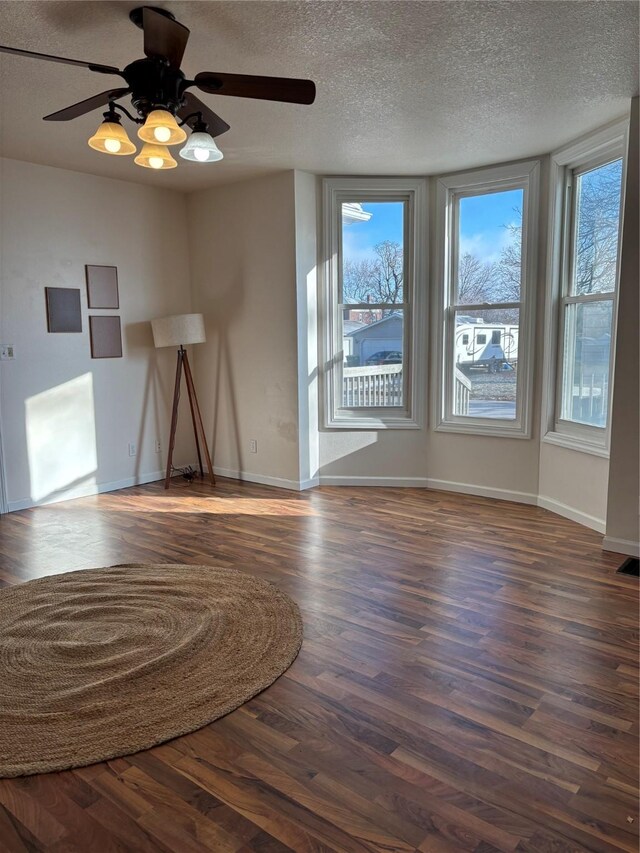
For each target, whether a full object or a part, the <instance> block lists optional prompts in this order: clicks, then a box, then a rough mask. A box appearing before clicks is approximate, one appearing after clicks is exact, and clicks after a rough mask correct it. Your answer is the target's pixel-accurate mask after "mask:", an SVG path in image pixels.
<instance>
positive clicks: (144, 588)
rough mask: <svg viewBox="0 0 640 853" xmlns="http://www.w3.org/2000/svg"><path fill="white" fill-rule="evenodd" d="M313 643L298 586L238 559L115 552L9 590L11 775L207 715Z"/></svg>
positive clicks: (180, 727)
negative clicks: (161, 558)
mask: <svg viewBox="0 0 640 853" xmlns="http://www.w3.org/2000/svg"><path fill="white" fill-rule="evenodd" d="M301 643H302V620H301V618H300V613H299V610H298V607H297V605H296V604H295V603H294V602H293V601H292V599H291V598H289V596H288V595H285V594H284V593H283V592H281V591H280V590H279V589H277V587H275V586H273V584H270V583H267V582H266V581H263V580H260V579H258V578H255V577H252V576H251V575H247V574H244V573H242V572H237V571H234V570H232V569H224V568H217V567H213V566H179V565H154V566H143V565H129V566H114V567H112V568H108V569H88V570H85V571H78V572H67V573H65V574H61V575H52V576H50V577H46V578H41V579H39V580H34V581H29V582H28V583H25V584H21V585H19V586H15V587H9V588H7V589H3V590H0V776H4V777H7V776H27V775H30V774H32V773H45V772H48V771H51V770H63V769H65V768H69V767H80V766H83V765H86V764H92V763H93V762H95V761H103V760H105V759H108V758H115V757H116V756H120V755H129V754H131V753H132V752H137V751H138V750H141V749H148V748H149V747H151V746H154V745H155V744H159V743H162V742H163V741H166V740H169V739H171V738H174V737H177V736H178V735H183V734H186V733H187V732H191V731H193V730H194V729H198V728H200V727H201V726H204V725H206V724H207V723H210V722H212V721H213V720H216V719H217V718H218V717H221V716H223V715H224V714H227V713H228V712H229V711H232V710H233V709H234V708H237V707H238V706H239V705H241V704H242V703H243V702H246V701H247V700H248V699H250V698H251V697H252V696H255V695H256V693H259V692H260V691H261V690H264V688H265V687H268V686H269V685H270V684H272V682H273V681H275V679H276V678H277V677H278V676H279V675H281V674H282V673H283V672H284V671H285V670H286V669H287V667H289V666H290V664H291V663H292V662H293V660H294V659H295V657H296V655H297V654H298V651H299V649H300V645H301Z"/></svg>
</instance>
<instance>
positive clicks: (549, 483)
mask: <svg viewBox="0 0 640 853" xmlns="http://www.w3.org/2000/svg"><path fill="white" fill-rule="evenodd" d="M608 476H609V460H608V459H604V458H602V457H600V456H594V455H592V454H591V453H582V452H581V451H579V450H569V449H568V448H566V447H559V446H557V445H555V444H547V443H545V442H543V443H542V445H541V447H540V486H539V489H540V503H541V506H545V507H546V508H547V509H552V510H554V511H557V512H560V514H561V515H567V516H569V517H570V518H573V519H574V521H578V522H580V523H581V524H586V525H587V526H589V527H593V528H594V530H598V531H600V532H601V533H604V527H605V518H606V515H607V480H608Z"/></svg>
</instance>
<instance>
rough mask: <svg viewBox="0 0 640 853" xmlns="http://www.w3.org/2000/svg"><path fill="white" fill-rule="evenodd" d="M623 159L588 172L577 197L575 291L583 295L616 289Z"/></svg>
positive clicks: (576, 189)
mask: <svg viewBox="0 0 640 853" xmlns="http://www.w3.org/2000/svg"><path fill="white" fill-rule="evenodd" d="M621 182H622V160H616V161H615V162H613V163H609V164H608V165H606V166H604V167H601V168H600V169H594V170H593V171H591V172H586V173H585V174H583V175H581V176H580V177H579V178H578V180H577V181H576V182H575V184H574V190H573V191H574V192H575V193H576V194H577V197H576V218H577V222H576V226H577V227H576V245H575V264H574V270H575V272H574V275H575V289H576V293H577V294H579V295H584V294H587V293H604V292H606V291H611V290H614V289H615V276H616V264H617V257H618V233H619V228H620V187H621Z"/></svg>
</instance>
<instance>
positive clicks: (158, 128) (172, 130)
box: [138, 109, 187, 145]
mask: <svg viewBox="0 0 640 853" xmlns="http://www.w3.org/2000/svg"><path fill="white" fill-rule="evenodd" d="M138 136H139V137H140V139H142V141H143V142H151V143H152V144H155V145H157V144H158V143H160V145H178V143H180V142H184V141H185V139H186V138H187V134H186V131H184V130H183V129H182V128H181V127H179V125H178V122H177V121H176V120H175V118H174V117H173V116H172V115H171V113H170V112H168V111H167V110H161V109H160V110H153V111H152V112H150V113H149V115H148V116H147V119H146V121H145V123H144V124H143V125H142V127H141V128H140V130H139V131H138Z"/></svg>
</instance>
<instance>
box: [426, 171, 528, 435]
mask: <svg viewBox="0 0 640 853" xmlns="http://www.w3.org/2000/svg"><path fill="white" fill-rule="evenodd" d="M538 173H539V166H538V163H537V162H531V163H525V164H515V165H513V166H504V167H500V168H496V169H487V170H483V171H481V172H474V173H472V174H467V175H461V176H455V177H452V178H443V179H441V180H440V181H439V182H438V206H437V209H438V216H439V223H438V225H439V239H438V250H439V270H438V285H439V289H440V303H439V307H440V316H439V326H440V341H439V353H440V362H439V366H438V383H437V389H436V395H435V398H436V399H435V404H436V408H437V412H436V414H437V417H436V421H437V424H436V429H438V430H443V431H450V432H466V433H478V434H488V435H507V436H513V437H520V438H523V437H524V438H526V437H528V436H529V435H530V400H531V352H530V349H531V342H532V323H533V299H532V298H531V296H530V293H531V291H532V288H533V283H534V281H535V252H536V242H535V230H536V229H535V226H536V222H537V191H538ZM530 247H532V248H530Z"/></svg>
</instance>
